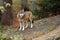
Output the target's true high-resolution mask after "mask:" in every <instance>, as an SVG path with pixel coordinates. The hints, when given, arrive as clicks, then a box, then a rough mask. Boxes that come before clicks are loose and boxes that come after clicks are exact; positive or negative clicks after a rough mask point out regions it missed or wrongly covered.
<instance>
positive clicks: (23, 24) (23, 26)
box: [22, 22, 25, 31]
mask: <svg viewBox="0 0 60 40" xmlns="http://www.w3.org/2000/svg"><path fill="white" fill-rule="evenodd" d="M22 27H23V28H22V31H24V30H25V23H24V22H23V26H22Z"/></svg>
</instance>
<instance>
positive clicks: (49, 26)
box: [2, 15, 60, 40]
mask: <svg viewBox="0 0 60 40" xmlns="http://www.w3.org/2000/svg"><path fill="white" fill-rule="evenodd" d="M15 25H16V24H15ZM59 25H60V15H58V16H54V17H49V18H44V19H40V20H37V21H35V22H34V27H33V28H32V29H31V28H30V27H28V28H27V29H25V31H16V28H9V29H7V30H6V31H4V32H2V33H3V34H7V35H10V36H12V37H13V36H14V35H21V37H22V38H23V39H24V38H25V39H27V40H32V39H35V38H37V37H39V36H41V35H44V34H46V33H48V32H50V31H52V30H54V29H56V28H58V26H59Z"/></svg>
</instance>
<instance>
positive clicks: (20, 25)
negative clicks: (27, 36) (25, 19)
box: [19, 23, 22, 31]
mask: <svg viewBox="0 0 60 40" xmlns="http://www.w3.org/2000/svg"><path fill="white" fill-rule="evenodd" d="M19 27H20V28H19V31H20V30H22V24H21V23H20V24H19Z"/></svg>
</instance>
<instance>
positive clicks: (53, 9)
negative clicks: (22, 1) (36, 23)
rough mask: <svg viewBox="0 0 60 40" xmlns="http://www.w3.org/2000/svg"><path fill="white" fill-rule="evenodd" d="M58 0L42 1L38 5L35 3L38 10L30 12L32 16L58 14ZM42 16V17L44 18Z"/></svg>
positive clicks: (59, 0)
mask: <svg viewBox="0 0 60 40" xmlns="http://www.w3.org/2000/svg"><path fill="white" fill-rule="evenodd" d="M59 4H60V0H42V1H40V2H39V3H36V5H37V6H39V7H40V10H37V9H35V10H32V12H33V13H34V15H36V16H38V18H40V16H41V17H42V16H44V15H46V16H47V15H48V14H47V13H48V12H50V13H52V15H56V14H60V5H59ZM46 16H44V17H46Z"/></svg>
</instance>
